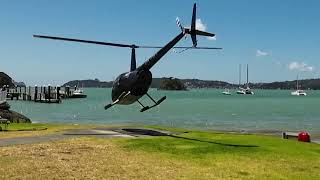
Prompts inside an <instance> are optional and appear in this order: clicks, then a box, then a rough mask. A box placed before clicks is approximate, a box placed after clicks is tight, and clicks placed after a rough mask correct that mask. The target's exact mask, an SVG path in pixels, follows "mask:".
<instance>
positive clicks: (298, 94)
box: [291, 75, 307, 96]
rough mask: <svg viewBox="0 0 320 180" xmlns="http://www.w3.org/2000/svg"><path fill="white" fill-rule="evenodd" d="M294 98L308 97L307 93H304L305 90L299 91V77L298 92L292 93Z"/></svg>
mask: <svg viewBox="0 0 320 180" xmlns="http://www.w3.org/2000/svg"><path fill="white" fill-rule="evenodd" d="M291 95H292V96H306V95H307V93H306V92H304V90H301V89H299V80H298V75H297V90H296V91H293V92H291Z"/></svg>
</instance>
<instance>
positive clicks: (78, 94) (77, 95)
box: [70, 86, 87, 98]
mask: <svg viewBox="0 0 320 180" xmlns="http://www.w3.org/2000/svg"><path fill="white" fill-rule="evenodd" d="M86 97H87V95H85V94H83V90H82V89H80V88H78V86H75V90H74V91H73V92H72V94H71V96H70V98H86Z"/></svg>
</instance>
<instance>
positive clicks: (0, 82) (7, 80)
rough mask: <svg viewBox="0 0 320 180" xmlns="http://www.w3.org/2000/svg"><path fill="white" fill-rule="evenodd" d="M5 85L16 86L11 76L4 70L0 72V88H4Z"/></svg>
mask: <svg viewBox="0 0 320 180" xmlns="http://www.w3.org/2000/svg"><path fill="white" fill-rule="evenodd" d="M4 85H9V87H14V84H13V82H12V79H11V77H10V76H8V75H7V74H6V73H4V72H0V88H2V87H3V86H4Z"/></svg>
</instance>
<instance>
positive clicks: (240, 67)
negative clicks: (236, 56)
mask: <svg viewBox="0 0 320 180" xmlns="http://www.w3.org/2000/svg"><path fill="white" fill-rule="evenodd" d="M240 86H241V64H239V87H240Z"/></svg>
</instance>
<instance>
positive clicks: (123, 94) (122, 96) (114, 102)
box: [104, 91, 130, 110]
mask: <svg viewBox="0 0 320 180" xmlns="http://www.w3.org/2000/svg"><path fill="white" fill-rule="evenodd" d="M129 94H130V91H129V92H122V94H120V96H119V97H118V99H117V100H115V101H113V102H112V103H110V104H108V105H106V106H104V109H105V110H107V109H109V108H111V107H112V106H114V105H116V104H117V103H118V102H119V101H120V100H121V99H123V98H125V97H127V96H128V95H129Z"/></svg>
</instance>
